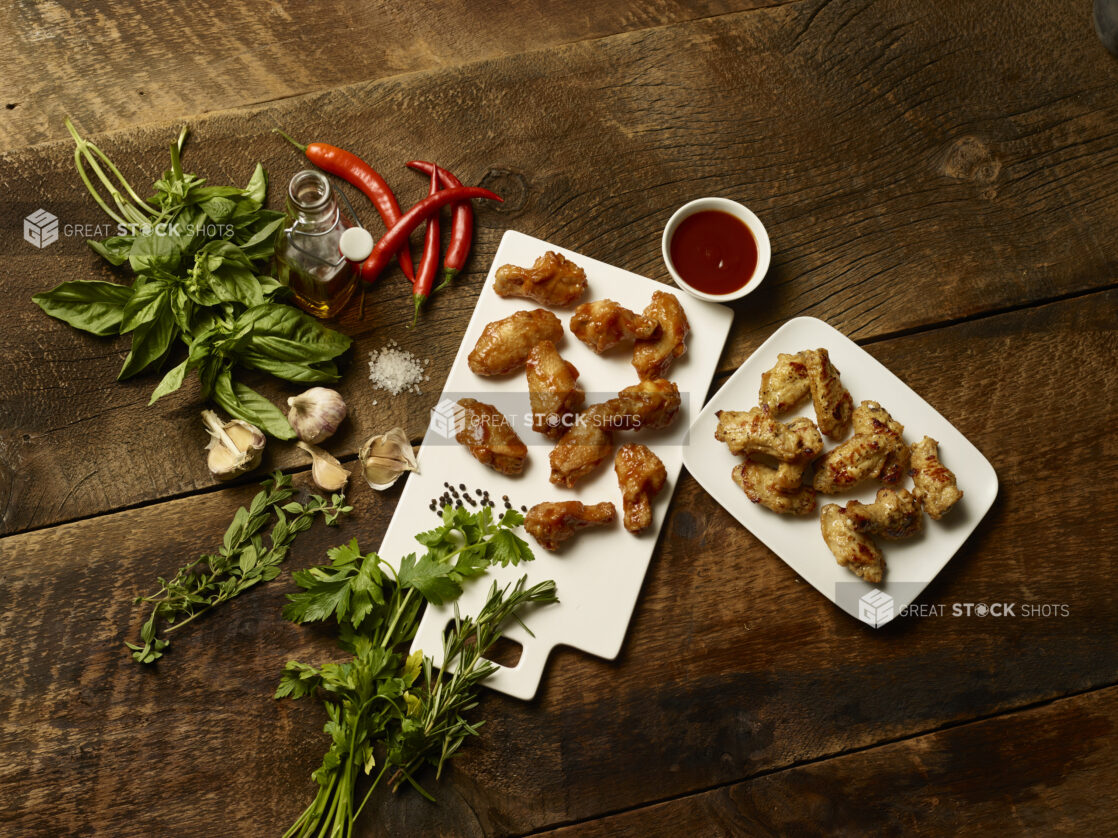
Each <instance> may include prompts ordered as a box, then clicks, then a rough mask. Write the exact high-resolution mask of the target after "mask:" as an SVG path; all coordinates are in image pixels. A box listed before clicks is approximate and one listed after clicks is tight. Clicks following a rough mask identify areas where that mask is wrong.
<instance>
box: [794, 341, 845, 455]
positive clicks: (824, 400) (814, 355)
mask: <svg viewBox="0 0 1118 838" xmlns="http://www.w3.org/2000/svg"><path fill="white" fill-rule="evenodd" d="M800 354H801V355H802V356H803V359H804V366H806V367H807V377H808V384H809V385H810V388H811V400H812V402H813V403H814V405H815V420H816V421H817V422H818V423H819V430H821V431H822V432H823V433H825V434H826V435H827V436H829V437H830V438H831V439H840V438H842V437H843V436H845V435H846V432H847V430H849V429H850V418H851V412H852V411H853V409H854V400H853V399H852V398H851V397H850V393H848V392H847V390H846V388H845V387H843V386H842V381H841V380H840V379H839V371H838V370H837V369H835V366H834V364H832V363H831V356H830V354H829V353H828V352H827V350H826V349H808V350H805V351H804V352H802V353H800Z"/></svg>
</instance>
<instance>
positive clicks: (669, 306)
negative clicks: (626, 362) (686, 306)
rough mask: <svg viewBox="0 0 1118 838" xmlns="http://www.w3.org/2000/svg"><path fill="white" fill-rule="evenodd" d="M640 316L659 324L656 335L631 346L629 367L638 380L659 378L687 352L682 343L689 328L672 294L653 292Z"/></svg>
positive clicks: (677, 301) (681, 309) (684, 315)
mask: <svg viewBox="0 0 1118 838" xmlns="http://www.w3.org/2000/svg"><path fill="white" fill-rule="evenodd" d="M644 316H645V317H646V318H648V319H649V320H655V321H656V322H657V323H658V324H659V325H660V336H659V337H655V338H649V339H648V340H638V341H637V342H636V343H634V344H633V366H634V367H636V370H637V375H639V376H640V378H641V380H642V381H643V380H644V379H647V378H663V377H664V374H665V373H666V372H667V371H668V367H670V366H671V365H672V361H674V360H675V359H676V358H678V357H679V356H680V355H682V354H683V353H684V352H686V351H687V347H686V346H685V344H684V341H685V340H686V339H687V333H688V331H689V330H690V328H691V327H690V326H689V325H688V323H687V315H686V314H685V313H684V311H683V306H681V305H680V304H679V300H677V299H676V298H675V295H674V294H669V293H668V292H666V291H655V292H653V294H652V302H650V303H649V304H648V307H647V308H646V309H645V310H644Z"/></svg>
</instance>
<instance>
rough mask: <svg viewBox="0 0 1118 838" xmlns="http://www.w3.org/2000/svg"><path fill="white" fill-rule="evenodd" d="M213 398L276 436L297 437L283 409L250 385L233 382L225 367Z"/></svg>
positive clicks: (232, 412) (227, 409)
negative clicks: (281, 410) (282, 411)
mask: <svg viewBox="0 0 1118 838" xmlns="http://www.w3.org/2000/svg"><path fill="white" fill-rule="evenodd" d="M213 400H214V401H215V402H217V403H218V404H219V405H220V406H221V407H222V408H224V410H225V412H226V413H228V414H229V415H230V416H233V417H234V418H237V419H243V420H244V421H246V422H248V423H250V424H252V425H255V426H256V427H258V428H260V430H262V431H263V432H264V433H266V434H268V435H269V436H273V437H275V438H276V439H295V431H294V430H292V428H291V424H290V423H289V422H288V421H287V417H285V416H284V415H283V413H281V412H280V409H279V408H278V407H276V406H275V405H274V404H272V403H271V402H270V401H268V400H267V399H266V398H264V397H263V396H261V395H260V394H259V393H257V392H256V391H255V390H253V389H252V388H251V387H246V386H245V385H244V384H241V383H240V382H237V381H233V371H232V370H231V369H230V368H229V367H226V368H225V369H223V370H222V371H221V373H219V374H218V376H217V378H216V380H215V381H214V391H213Z"/></svg>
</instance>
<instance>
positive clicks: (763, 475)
mask: <svg viewBox="0 0 1118 838" xmlns="http://www.w3.org/2000/svg"><path fill="white" fill-rule="evenodd" d="M731 477H732V478H733V480H734V482H735V483H736V484H737V485H738V487H739V488H740V489H741V490H742V491H743V492H745V494H746V496H747V497H748V498H749V499H750V500H751V501H753V502H754V503H759V504H761V505H762V506H763V507H765V508H766V509H771V510H772V511H773V512H778V513H780V514H781V515H810V514H811V513H812V511H813V510H814V509H815V490H814V489H813V488H811V487H810V486H801V487H799V488H798V489H796V490H795V491H793V492H785V491H781V490H779V489H777V488H776V486H775V485H774V481H775V480H776V479H777V470H776V469H774V468H771V467H770V466H767V465H765V464H763V463H759V462H757V461H756V460H753V459H752V458H750V457H748V456H747V457H746V458H745V460H744V461H743V462H742V463H741V464H740V465H736V466H734V470H733V472H731Z"/></svg>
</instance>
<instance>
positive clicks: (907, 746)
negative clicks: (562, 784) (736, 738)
mask: <svg viewBox="0 0 1118 838" xmlns="http://www.w3.org/2000/svg"><path fill="white" fill-rule="evenodd" d="M1116 727H1118V689H1115V688H1113V687H1112V688H1110V689H1102V690H1096V691H1094V692H1090V693H1087V694H1085V695H1077V696H1074V697H1072V698H1068V699H1062V700H1059V701H1056V702H1054V703H1052V704H1049V705H1046V706H1043V707H1039V708H1036V709H1030V710H1025V711H1022V712H1019V713H1008V714H1006V715H1003V716H998V717H997V718H994V719H988V720H985V721H981V722H976V723H974V724H968V725H962V726H960V727H955V728H951V729H949V730H943V731H939V732H936V733H933V734H929V735H927V736H920V737H916V738H913V739H907V740H905V741H903V742H898V743H895V744H891V745H884V746H882V747H879V748H873V749H870V750H867V751H861V752H858V753H854V754H850V755H847V756H841V757H837V758H835V759H829V760H826V761H824V762H818V763H814V764H811V765H804V766H797V767H794V768H791V769H788V770H786V771H780V772H777V773H775V774H770V775H768V776H765V777H758V778H757V779H754V780H750V781H748V782H745V783H739V784H735V785H732V786H727V787H725V788H721V789H717V790H715V791H710V792H705V793H703V794H697V795H694V796H690V797H686V798H683V799H681V800H674V801H671V802H670V803H664V804H660V805H657V806H649V807H647V808H643V809H637V810H635V811H632V812H626V813H624V814H621V815H616V816H614V817H608V818H603V819H601V820H596V821H591V822H588V823H583V824H578V825H577V826H570V827H564V828H561V829H557V830H554V831H552V832H546V833H540V834H543V835H548V836H551V838H576V836H577V838H657V836H665V838H667V837H668V836H677V835H693V836H695V838H715V836H717V837H718V838H726V837H727V836H731V835H836V834H838V835H930V836H938V835H963V834H967V835H979V834H995V835H1036V834H1038V833H1043V834H1045V835H1107V834H1110V833H1111V832H1112V831H1113V830H1114V824H1115V822H1118V809H1116V807H1115V802H1114V798H1113V796H1112V795H1109V794H1106V793H1105V792H1104V791H1103V790H1104V789H1112V788H1114V786H1115V784H1116V783H1118V757H1116V753H1118V752H1116V750H1115V747H1114V743H1115V728H1116Z"/></svg>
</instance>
